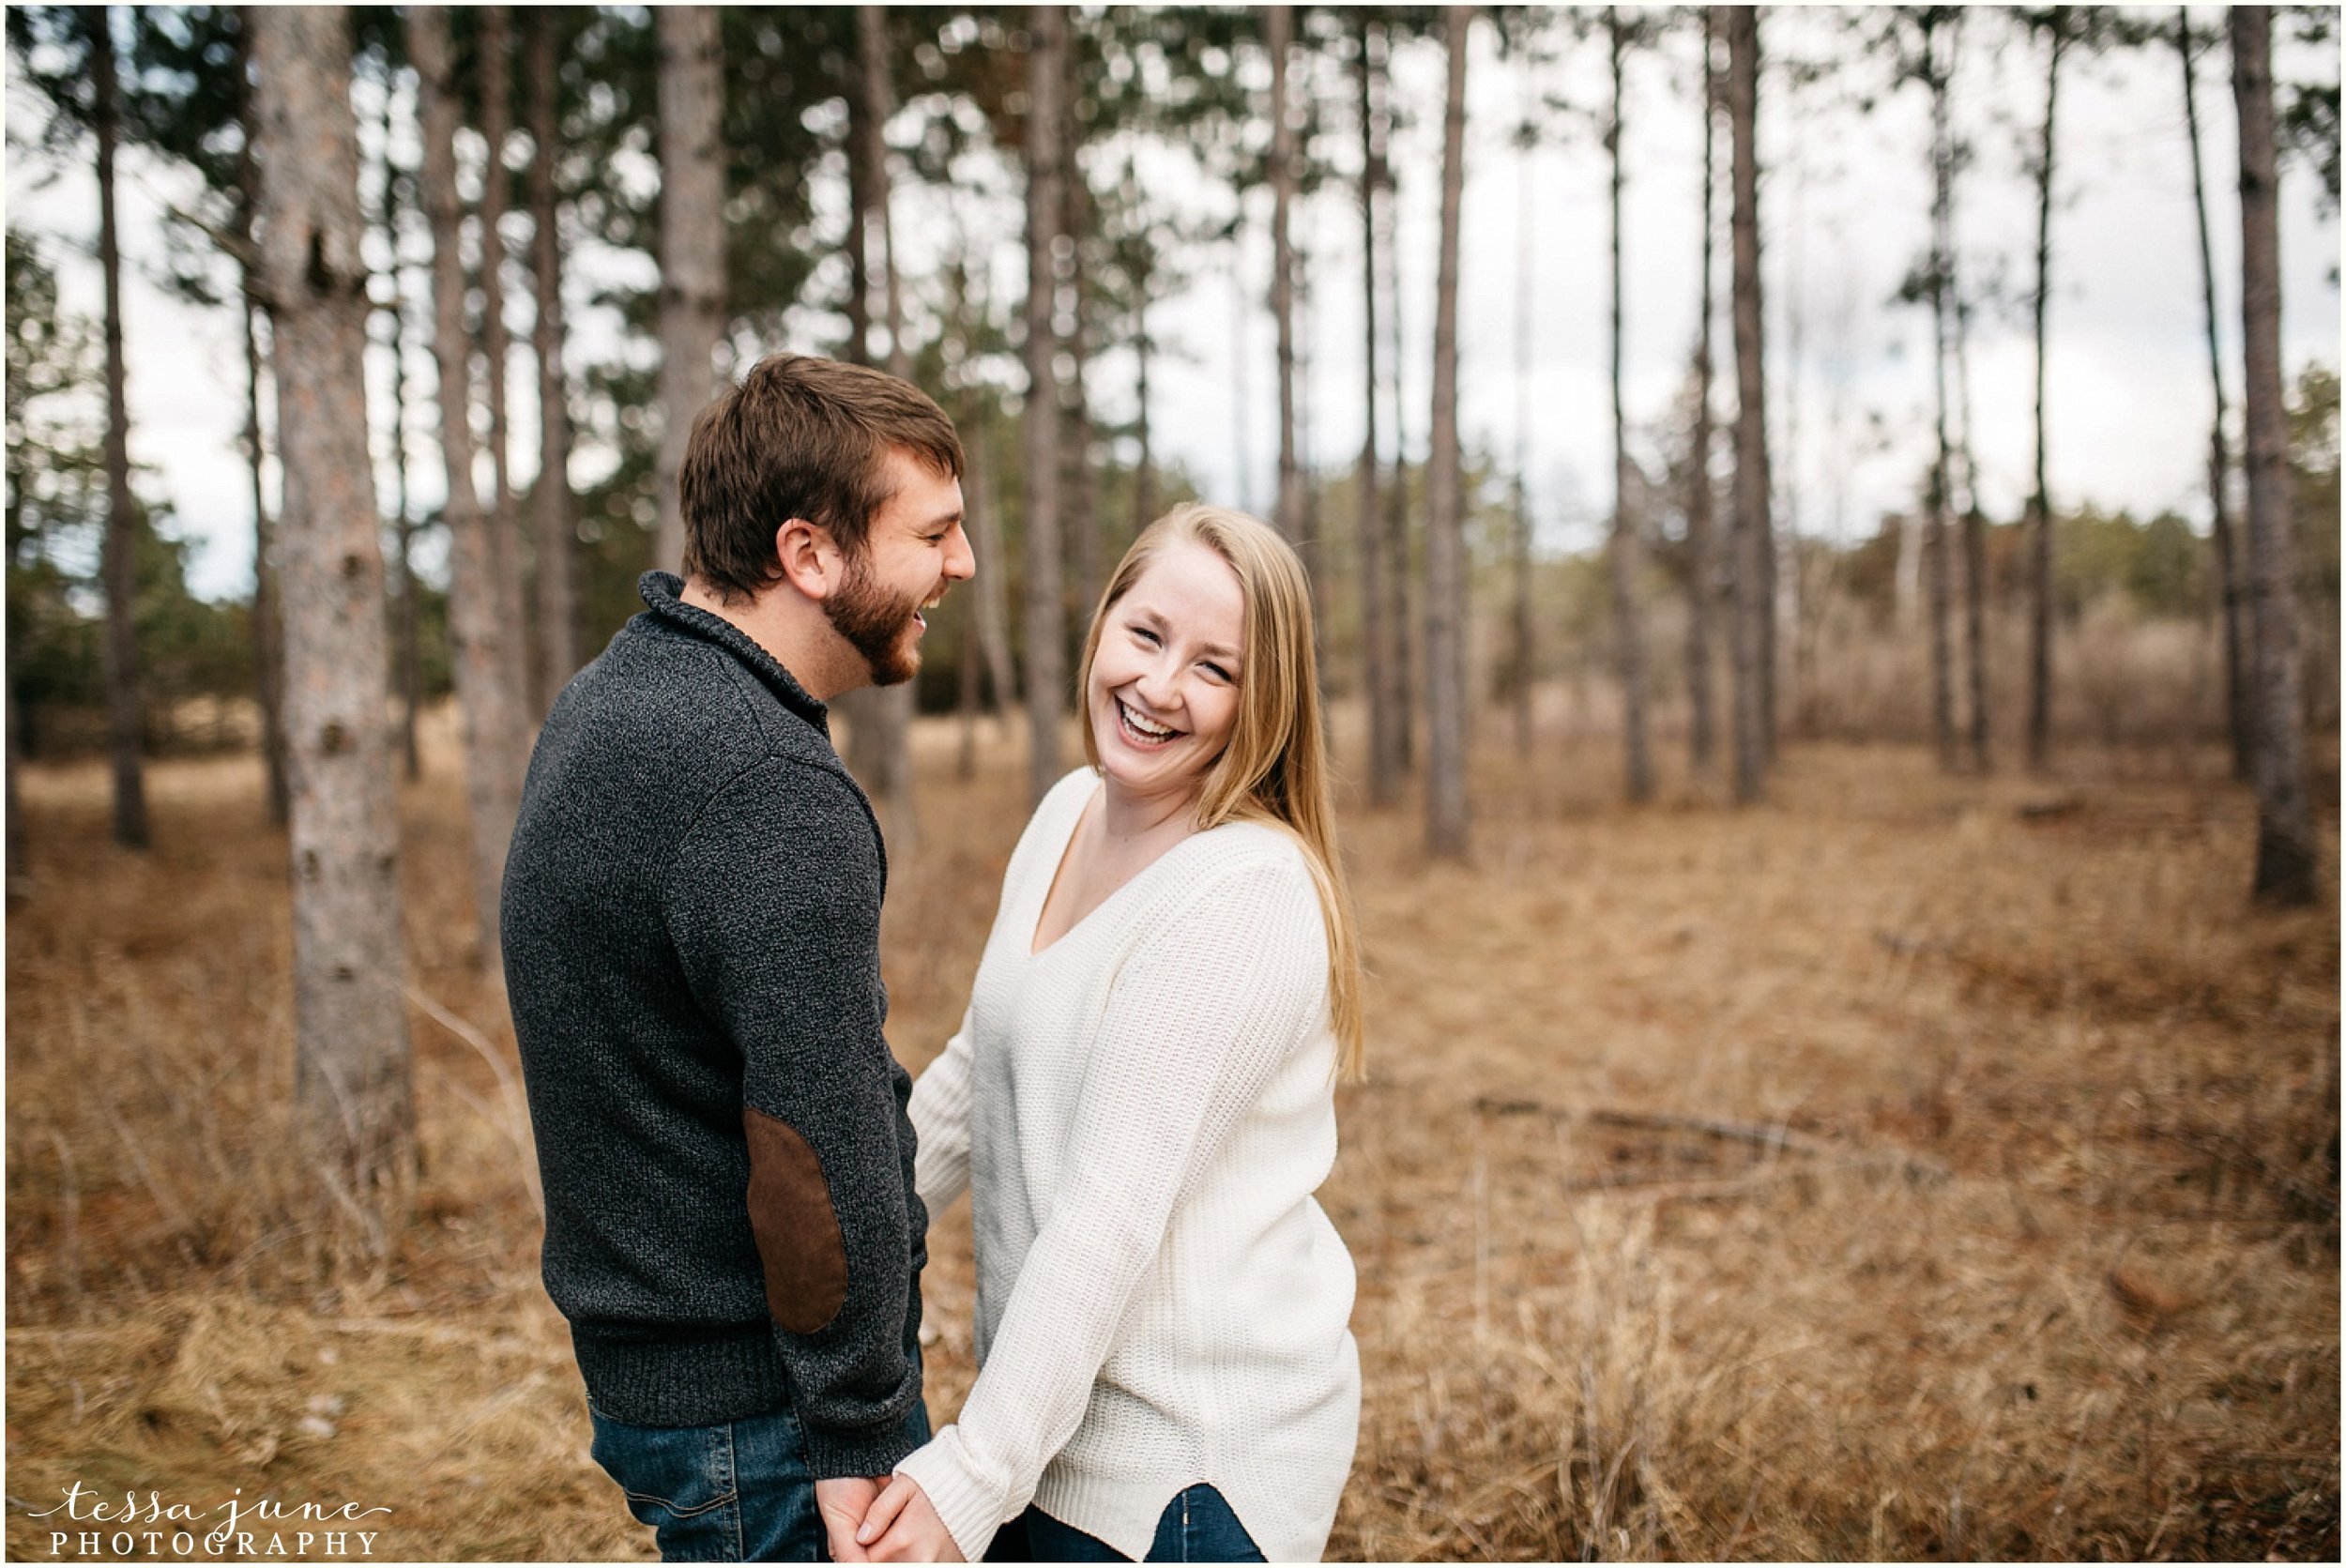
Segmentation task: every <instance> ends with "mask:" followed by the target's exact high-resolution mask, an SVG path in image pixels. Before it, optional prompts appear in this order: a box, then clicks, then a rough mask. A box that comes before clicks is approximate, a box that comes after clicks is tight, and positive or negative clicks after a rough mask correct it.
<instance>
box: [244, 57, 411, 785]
mask: <svg viewBox="0 0 2346 1568" xmlns="http://www.w3.org/2000/svg"><path fill="white" fill-rule="evenodd" d="M250 65H251V38H250V37H249V35H248V34H247V32H246V30H245V29H244V28H243V27H238V28H237V29H236V68H235V69H236V89H235V91H236V125H237V129H239V130H240V131H241V132H242V134H243V138H244V145H243V147H242V148H241V149H240V150H239V151H238V153H237V155H236V230H237V236H238V237H239V238H241V239H242V240H243V241H244V245H245V250H246V255H247V257H248V259H247V260H244V261H242V262H240V263H239V264H238V265H239V268H240V270H241V272H242V275H243V277H242V281H243V290H242V294H241V297H239V299H238V301H237V304H238V313H239V315H240V316H241V318H242V326H243V327H244V393H245V426H244V449H245V458H246V462H247V464H248V465H249V467H250V468H251V480H252V675H253V697H254V700H255V701H257V702H258V703H259V705H260V709H261V765H262V768H263V769H264V770H265V771H266V773H267V779H268V819H269V821H270V822H272V823H274V824H275V825H276V826H278V827H280V828H282V827H283V826H285V824H286V823H287V821H288V820H290V817H291V814H292V811H293V795H292V788H293V786H292V783H291V781H290V780H289V779H288V778H287V777H286V773H285V719H284V697H285V664H284V658H285V655H284V627H283V623H282V612H281V611H280V609H279V606H278V592H277V565H276V539H275V535H276V529H275V527H274V526H273V525H271V523H270V520H269V515H268V504H267V497H266V495H264V494H263V487H262V471H263V469H264V468H265V467H266V466H267V448H266V446H265V445H264V442H263V437H262V434H261V341H260V322H259V319H258V317H259V315H260V312H261V309H262V307H261V303H260V300H259V298H258V288H259V283H260V279H259V277H258V275H257V273H258V264H257V263H256V262H255V261H253V260H251V259H249V258H250V257H251V255H252V254H253V251H252V246H253V240H254V229H253V220H254V218H255V216H256V215H257V214H258V213H259V211H260V206H261V185H260V170H259V169H258V167H256V166H255V165H254V163H253V161H252V129H253V126H252V94H251V87H250V85H249V83H250V80H251V70H250V69H248V68H249V66H250ZM388 189H389V187H388V182H387V184H386V186H385V190H386V192H387V193H388Z"/></svg>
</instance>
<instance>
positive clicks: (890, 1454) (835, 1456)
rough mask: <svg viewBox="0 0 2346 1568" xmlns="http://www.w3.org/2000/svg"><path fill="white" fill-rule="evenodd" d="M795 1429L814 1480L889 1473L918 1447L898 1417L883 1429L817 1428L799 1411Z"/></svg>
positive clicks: (917, 1443) (874, 1476)
mask: <svg viewBox="0 0 2346 1568" xmlns="http://www.w3.org/2000/svg"><path fill="white" fill-rule="evenodd" d="M799 1427H800V1431H801V1432H802V1433H803V1434H804V1436H805V1438H806V1468H807V1470H808V1471H809V1473H811V1474H812V1475H813V1476H814V1478H815V1480H817V1481H842V1480H845V1479H846V1478H847V1477H848V1476H864V1477H868V1478H872V1479H877V1478H878V1477H880V1476H883V1475H889V1474H891V1473H893V1472H894V1470H895V1469H896V1464H897V1461H899V1460H901V1459H902V1458H903V1457H904V1456H905V1455H906V1454H910V1453H911V1452H912V1451H913V1450H914V1449H916V1448H918V1447H919V1446H920V1444H919V1442H918V1441H916V1440H915V1439H914V1438H913V1436H912V1433H911V1431H910V1430H909V1427H908V1423H906V1421H904V1420H903V1419H901V1418H899V1419H897V1420H895V1421H891V1422H890V1423H888V1424H887V1425H885V1426H867V1427H857V1428H854V1429H852V1430H850V1429H846V1428H842V1427H836V1426H830V1427H826V1426H817V1425H815V1423H813V1422H811V1421H808V1420H807V1419H806V1411H805V1410H804V1409H803V1408H801V1409H800V1411H799ZM972 1560H973V1561H974V1559H972Z"/></svg>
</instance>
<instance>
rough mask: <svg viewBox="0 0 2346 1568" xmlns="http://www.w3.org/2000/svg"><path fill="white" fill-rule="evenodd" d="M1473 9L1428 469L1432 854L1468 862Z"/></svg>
mask: <svg viewBox="0 0 2346 1568" xmlns="http://www.w3.org/2000/svg"><path fill="white" fill-rule="evenodd" d="M1473 14H1474V13H1473V11H1472V9H1471V8H1468V7H1465V6H1454V7H1451V8H1449V10H1448V12H1447V13H1446V18H1445V23H1446V24H1445V28H1444V41H1445V43H1446V45H1447V49H1448V62H1449V90H1448V94H1447V97H1446V99H1445V101H1444V105H1443V110H1442V154H1441V241H1440V261H1439V263H1438V264H1437V266H1436V269H1435V282H1434V413H1433V436H1432V444H1431V447H1430V449H1429V450H1428V452H1427V457H1426V464H1425V489H1426V523H1425V716H1426V790H1425V847H1426V851H1427V853H1429V854H1431V855H1434V856H1437V857H1440V858H1442V859H1446V860H1464V859H1465V858H1466V854H1467V780H1466V761H1467V759H1466V752H1467V727H1468V714H1467V701H1468V693H1467V672H1466V540H1465V528H1464V518H1463V517H1462V516H1461V512H1462V511H1463V510H1464V503H1465V496H1464V495H1463V494H1462V485H1461V482H1460V476H1459V465H1458V209H1459V206H1460V205H1461V198H1462V196H1463V195H1464V193H1465V189H1466V92H1467V43H1468V34H1469V30H1470V27H1471V26H1472V19H1473Z"/></svg>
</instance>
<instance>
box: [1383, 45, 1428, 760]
mask: <svg viewBox="0 0 2346 1568" xmlns="http://www.w3.org/2000/svg"><path fill="white" fill-rule="evenodd" d="M1372 41H1373V43H1374V44H1375V46H1376V57H1375V64H1376V68H1377V87H1378V93H1379V97H1378V104H1379V123H1380V125H1381V127H1382V129H1383V131H1384V133H1385V138H1386V142H1387V145H1388V147H1389V146H1390V145H1391V140H1392V130H1393V123H1394V113H1393V106H1392V105H1393V87H1392V73H1391V66H1392V61H1393V31H1392V27H1391V25H1390V24H1382V25H1379V27H1378V28H1377V30H1376V34H1375V36H1374V38H1373V39H1372ZM1379 173H1380V175H1381V176H1382V177H1381V178H1380V179H1379V181H1378V195H1379V197H1380V198H1381V200H1379V203H1378V204H1377V207H1376V210H1375V212H1373V213H1372V214H1371V218H1370V221H1371V222H1372V223H1373V224H1374V225H1375V226H1376V228H1377V231H1378V238H1377V254H1378V258H1379V265H1381V266H1382V267H1383V269H1384V273H1383V276H1384V293H1385V351H1386V352H1385V362H1386V364H1387V365H1389V366H1390V367H1392V376H1391V390H1390V397H1391V402H1390V403H1388V404H1387V405H1386V406H1387V408H1388V409H1389V410H1390V412H1391V413H1392V416H1393V419H1392V421H1391V423H1392V425H1393V482H1392V483H1391V484H1388V485H1387V486H1385V562H1386V564H1387V566H1388V567H1390V568H1391V570H1390V571H1387V572H1386V573H1385V588H1386V595H1387V599H1386V608H1385V625H1386V627H1387V632H1386V635H1387V636H1388V637H1389V638H1390V639H1391V642H1392V646H1393V659H1392V661H1391V662H1390V663H1389V664H1388V665H1387V670H1388V672H1389V676H1388V677H1389V679H1390V680H1391V682H1392V692H1391V697H1390V701H1389V705H1388V706H1389V707H1390V708H1391V709H1392V712H1393V729H1392V737H1393V747H1394V757H1395V758H1396V759H1397V768H1396V771H1395V775H1394V777H1395V779H1396V781H1397V780H1398V779H1399V778H1401V777H1402V776H1405V775H1407V774H1408V773H1409V771H1410V769H1413V768H1415V767H1416V766H1417V713H1418V708H1419V702H1418V693H1419V692H1420V690H1421V689H1422V686H1423V684H1424V679H1425V659H1424V638H1423V637H1422V636H1421V635H1420V633H1421V632H1423V631H1424V628H1423V627H1422V626H1421V625H1420V624H1419V622H1418V619H1417V617H1416V615H1415V613H1414V612H1413V611H1412V609H1411V607H1410V588H1411V584H1412V580H1413V579H1414V578H1415V576H1416V574H1417V571H1418V562H1417V560H1416V558H1415V553H1414V552H1413V550H1412V549H1411V544H1412V542H1413V540H1412V539H1411V534H1412V532H1413V531H1414V530H1413V529H1412V527H1411V523H1410V513H1409V419H1408V412H1407V411H1408V408H1409V403H1408V399H1407V397H1406V395H1405V391H1404V386H1403V379H1402V374H1401V364H1402V360H1401V345H1402V343H1404V342H1405V341H1406V340H1405V338H1404V336H1403V334H1402V330H1401V326H1402V323H1401V247H1400V244H1399V242H1398V240H1397V239H1396V237H1395V236H1396V232H1397V230H1398V227H1399V216H1398V207H1399V205H1400V193H1399V189H1398V186H1397V184H1396V182H1395V177H1394V165H1393V160H1392V159H1391V158H1390V157H1387V158H1385V159H1384V160H1381V167H1380V170H1379Z"/></svg>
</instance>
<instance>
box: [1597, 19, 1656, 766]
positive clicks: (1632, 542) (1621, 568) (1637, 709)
mask: <svg viewBox="0 0 2346 1568" xmlns="http://www.w3.org/2000/svg"><path fill="white" fill-rule="evenodd" d="M1606 31H1607V38H1608V41H1609V42H1610V44H1611V59H1612V69H1613V113H1612V118H1611V120H1610V121H1609V122H1608V123H1607V126H1606V129H1605V143H1606V150H1607V152H1608V153H1610V154H1611V156H1612V163H1613V171H1612V219H1613V256H1612V261H1613V280H1612V282H1613V290H1612V293H1613V330H1612V345H1613V362H1612V382H1613V537H1612V540H1611V548H1610V550H1609V551H1608V552H1607V555H1608V556H1609V557H1610V560H1609V565H1610V566H1611V569H1612V579H1613V656H1614V661H1615V665H1616V667H1617V668H1618V670H1619V671H1620V674H1621V700H1622V732H1623V733H1622V742H1623V745H1624V747H1625V748H1626V752H1627V755H1626V759H1625V763H1626V769H1627V772H1626V776H1625V780H1624V785H1625V787H1626V789H1627V791H1628V795H1629V799H1630V801H1631V803H1633V804H1642V803H1644V802H1645V801H1647V800H1650V799H1653V759H1652V757H1651V755H1650V754H1648V752H1647V749H1646V730H1645V650H1644V648H1643V647H1642V646H1641V645H1642V641H1643V639H1642V637H1641V635H1640V631H1639V627H1638V532H1637V525H1636V523H1635V522H1634V520H1633V519H1632V518H1631V517H1630V511H1629V509H1630V500H1629V492H1630V481H1631V478H1632V476H1633V474H1634V472H1635V470H1634V469H1633V468H1632V466H1631V464H1630V462H1629V416H1628V413H1627V410H1626V407H1625V405H1624V403H1622V273H1621V262H1622V232H1621V191H1622V146H1621V140H1622V55H1623V53H1624V52H1625V50H1626V48H1627V42H1626V39H1625V38H1624V36H1623V32H1622V16H1621V12H1620V11H1619V10H1618V9H1614V10H1611V11H1607V13H1606Z"/></svg>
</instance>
